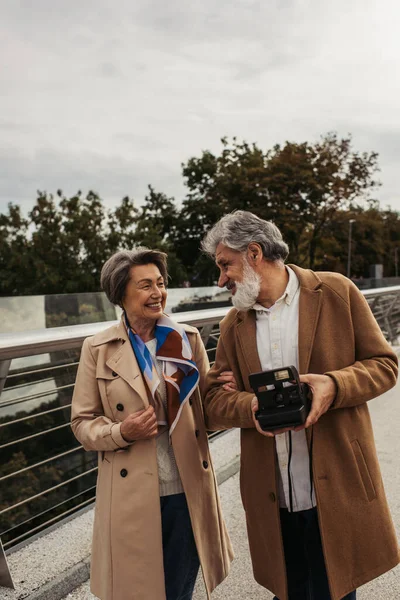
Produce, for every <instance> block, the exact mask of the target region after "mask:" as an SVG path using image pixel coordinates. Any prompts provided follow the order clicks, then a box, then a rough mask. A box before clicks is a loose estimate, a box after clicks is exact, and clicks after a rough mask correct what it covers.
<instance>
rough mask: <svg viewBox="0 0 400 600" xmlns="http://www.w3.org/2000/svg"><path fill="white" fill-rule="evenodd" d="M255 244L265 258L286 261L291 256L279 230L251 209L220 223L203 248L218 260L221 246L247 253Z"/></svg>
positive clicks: (239, 212) (226, 217) (212, 231)
mask: <svg viewBox="0 0 400 600" xmlns="http://www.w3.org/2000/svg"><path fill="white" fill-rule="evenodd" d="M252 242H256V243H257V244H259V245H260V246H261V249H262V252H263V256H264V258H266V259H268V260H271V261H277V260H283V261H285V260H286V258H287V256H288V254H289V246H288V245H287V244H286V242H284V241H283V239H282V234H281V232H280V231H279V229H278V227H277V226H276V225H274V224H273V223H272V222H271V221H265V220H264V219H260V217H257V215H255V214H253V213H251V212H249V211H247V210H236V211H234V212H232V213H230V214H229V215H225V216H224V217H222V219H220V220H219V221H217V223H216V224H215V225H214V226H213V227H212V228H211V229H210V231H209V232H208V233H207V235H206V237H205V238H204V240H203V242H202V244H201V247H202V250H203V251H204V252H205V253H206V254H208V255H209V256H211V257H213V258H214V256H215V252H216V249H217V246H218V244H220V243H222V244H224V245H225V246H227V247H228V248H231V250H236V251H238V252H245V251H246V250H247V248H248V247H249V244H251V243H252Z"/></svg>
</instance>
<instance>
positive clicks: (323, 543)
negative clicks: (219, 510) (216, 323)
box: [203, 211, 399, 600]
mask: <svg viewBox="0 0 400 600" xmlns="http://www.w3.org/2000/svg"><path fill="white" fill-rule="evenodd" d="M203 250H204V251H205V252H207V253H208V254H209V255H211V256H212V257H215V260H216V264H217V265H218V267H219V269H220V278H219V282H218V285H219V286H220V287H224V286H226V287H227V288H228V289H229V290H230V291H231V293H232V301H233V305H234V308H233V309H232V310H231V311H230V312H229V313H228V315H227V316H226V317H225V318H224V319H223V321H222V322H221V336H220V339H219V343H218V348H217V353H216V361H215V364H214V366H213V368H212V369H211V371H210V372H209V375H208V379H207V387H206V397H205V410H206V415H207V419H208V426H209V428H210V429H229V428H231V427H240V428H241V473H240V488H241V495H242V501H243V506H244V509H245V511H246V521H247V530H248V537H249V544H250V552H251V557H252V562H253V571H254V576H255V579H256V580H257V581H258V583H260V584H261V585H263V586H264V587H266V588H267V589H269V590H271V591H273V593H275V594H276V596H275V600H277V599H279V600H306V599H310V598H312V599H314V600H339V599H341V598H345V599H346V600H354V599H355V598H356V591H355V590H356V588H357V587H359V586H360V585H362V584H364V583H366V582H368V581H370V580H371V579H374V578H375V577H378V576H379V575H381V574H382V573H384V572H385V571H388V570H389V569H392V568H393V567H394V566H396V565H397V564H398V562H399V552H398V546H397V542H396V536H395V532H394V528H393V523H392V520H391V517H390V513H389V509H388V505H387V501H386V498H385V492H384V489H383V484H382V479H381V474H380V470H379V465H378V460H377V455H376V449H375V445H374V438H373V432H372V428H371V421H370V417H369V412H368V407H367V401H368V400H371V399H372V398H375V397H376V396H379V395H380V394H382V393H383V392H385V391H387V390H389V389H390V388H391V387H392V386H393V385H394V384H395V382H396V376H397V357H396V355H395V353H394V352H393V350H392V349H391V347H390V346H389V344H388V343H387V342H386V341H385V339H384V337H383V335H382V333H381V331H380V329H379V326H378V325H377V323H376V321H375V319H374V317H373V315H372V313H371V311H370V309H369V306H368V304H367V302H366V301H365V299H364V297H363V296H362V294H361V293H360V292H359V291H358V289H357V288H356V286H355V285H354V284H353V283H352V282H351V281H350V280H348V279H347V278H345V277H343V276H342V275H339V274H336V273H328V272H325V273H323V272H321V273H316V272H313V271H310V270H306V269H301V268H299V267H296V266H295V265H285V264H284V261H285V259H286V258H287V255H288V246H287V245H286V244H285V242H284V241H283V240H282V235H281V233H280V231H279V229H278V228H277V227H276V226H275V225H274V224H273V223H271V222H268V221H264V220H262V219H260V218H258V217H257V216H256V215H254V214H252V213H250V212H246V211H237V212H234V213H232V214H229V215H227V216H225V217H223V218H222V219H221V220H220V221H219V222H218V223H217V224H216V225H215V226H214V227H213V228H212V229H211V230H210V231H209V233H208V235H207V236H206V238H205V240H204V241H203ZM289 365H293V366H295V367H296V368H297V369H298V371H299V373H300V374H301V376H300V380H301V381H302V382H305V383H307V384H308V385H309V387H310V389H311V392H312V405H311V410H310V412H309V414H308V417H307V420H306V421H305V423H304V425H303V426H299V427H296V428H294V430H288V429H278V430H275V431H263V430H262V429H261V428H260V426H259V423H258V420H257V419H256V418H255V412H256V411H257V410H258V401H257V398H256V397H255V396H254V393H253V392H252V389H251V387H250V385H249V375H250V374H251V373H255V372H260V371H262V370H271V369H277V368H282V367H284V366H289ZM230 370H231V371H233V373H234V376H235V378H236V381H237V383H238V391H235V392H232V391H228V390H225V389H224V388H223V387H221V386H220V384H219V382H218V376H219V375H220V374H221V373H223V372H224V371H230ZM291 429H293V428H291Z"/></svg>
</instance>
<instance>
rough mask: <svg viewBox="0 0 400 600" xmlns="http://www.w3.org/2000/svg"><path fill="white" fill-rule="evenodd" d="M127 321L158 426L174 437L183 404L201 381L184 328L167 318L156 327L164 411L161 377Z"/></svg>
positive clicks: (144, 345)
mask: <svg viewBox="0 0 400 600" xmlns="http://www.w3.org/2000/svg"><path fill="white" fill-rule="evenodd" d="M124 318H125V324H126V328H127V332H128V336H129V341H130V343H131V346H132V349H133V352H134V353H135V356H136V360H137V362H138V365H139V367H140V370H141V372H142V375H143V377H144V380H145V382H146V384H147V388H148V390H149V392H150V394H151V400H152V404H153V406H154V410H155V411H156V417H157V422H158V424H159V425H167V426H168V427H169V434H170V435H171V434H172V432H173V430H174V429H175V427H176V424H177V423H178V420H179V417H180V415H181V412H182V409H183V407H184V405H185V404H186V402H187V401H188V399H189V398H190V396H191V395H192V394H193V392H194V390H195V389H196V387H197V385H198V383H199V379H200V375H199V371H198V368H197V366H196V363H195V361H194V359H193V353H192V348H191V346H190V343H189V340H188V337H187V335H186V332H185V329H184V327H183V326H182V325H180V324H179V323H175V322H174V321H173V320H172V319H170V318H169V317H168V316H167V315H163V316H162V317H161V318H160V319H158V321H157V323H156V327H155V338H156V340H157V347H156V357H157V359H158V360H160V361H161V362H162V366H163V376H164V381H165V386H166V394H167V410H166V411H165V407H164V403H163V402H162V400H161V398H160V395H159V394H158V391H157V390H158V387H159V385H160V378H159V376H158V373H157V369H156V367H155V365H154V362H153V358H152V356H151V353H150V350H149V349H148V348H147V346H146V344H145V343H144V341H143V340H142V338H141V337H140V336H139V335H138V334H137V333H136V332H135V331H134V330H133V329H132V327H131V326H130V324H129V321H128V318H127V316H126V313H125V314H124Z"/></svg>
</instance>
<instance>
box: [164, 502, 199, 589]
mask: <svg viewBox="0 0 400 600" xmlns="http://www.w3.org/2000/svg"><path fill="white" fill-rule="evenodd" d="M160 503H161V525H162V544H163V557H164V577H165V593H166V596H167V600H191V598H192V594H193V589H194V584H195V583H196V577H197V573H198V571H199V566H200V563H199V557H198V555H197V549H196V544H195V541H194V537H193V531H192V524H191V522H190V516H189V510H188V506H187V502H186V496H185V494H174V495H172V496H162V497H161V498H160Z"/></svg>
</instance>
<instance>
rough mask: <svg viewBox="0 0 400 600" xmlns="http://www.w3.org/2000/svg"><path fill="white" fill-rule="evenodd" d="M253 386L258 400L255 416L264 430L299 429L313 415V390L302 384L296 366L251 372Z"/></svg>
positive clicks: (250, 378)
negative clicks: (309, 415) (309, 414)
mask: <svg viewBox="0 0 400 600" xmlns="http://www.w3.org/2000/svg"><path fill="white" fill-rule="evenodd" d="M249 383H250V386H251V387H252V389H253V390H254V393H255V395H256V396H257V398H258V411H257V412H256V413H255V417H256V419H257V420H258V422H259V424H260V427H261V429H262V430H263V431H273V430H274V429H283V428H284V427H297V426H298V425H303V424H304V423H305V422H306V419H307V415H308V413H309V412H310V408H311V400H310V388H309V386H308V385H307V384H306V383H300V380H299V374H298V372H297V369H296V367H293V366H291V367H282V368H281V369H274V370H271V371H262V372H261V373H251V374H250V375H249Z"/></svg>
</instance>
